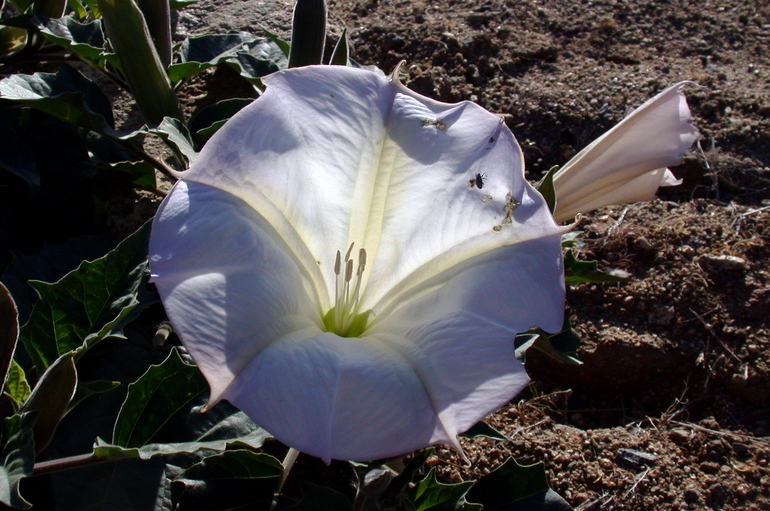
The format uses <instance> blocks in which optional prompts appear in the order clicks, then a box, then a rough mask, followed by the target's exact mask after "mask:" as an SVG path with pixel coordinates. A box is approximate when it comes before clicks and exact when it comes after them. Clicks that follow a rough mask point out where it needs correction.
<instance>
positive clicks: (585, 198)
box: [553, 82, 700, 222]
mask: <svg viewBox="0 0 770 511" xmlns="http://www.w3.org/2000/svg"><path fill="white" fill-rule="evenodd" d="M687 83H688V82H680V83H677V84H676V85H673V86H671V87H669V88H668V89H666V90H664V91H663V92H661V93H660V94H658V95H657V96H655V97H654V98H652V99H650V100H649V101H647V102H646V103H644V104H643V105H642V106H640V107H639V108H637V109H636V110H634V111H633V112H631V114H629V115H628V116H627V117H626V118H625V119H623V120H622V121H621V122H620V123H619V124H618V125H617V126H615V127H614V128H612V129H611V130H610V131H608V132H607V133H605V134H604V135H602V136H601V137H599V138H598V139H597V140H595V141H594V142H592V143H591V144H590V145H589V146H588V147H586V148H585V149H583V150H582V151H580V153H578V154H577V155H576V156H575V157H574V158H572V159H571V160H570V161H569V162H567V164H566V165H564V167H562V168H561V169H560V170H559V171H558V172H556V174H555V175H554V178H553V185H554V190H555V191H556V211H555V212H554V217H555V218H556V220H557V221H558V222H563V221H566V220H569V219H571V218H572V217H574V216H575V214H577V213H582V212H587V211H591V210H594V209H597V208H599V207H603V206H608V205H610V204H623V203H626V202H633V201H639V200H649V199H651V198H652V197H653V196H654V194H655V191H656V190H657V187H658V186H660V185H661V184H663V179H664V178H665V177H667V176H670V172H668V171H667V170H665V168H666V167H668V166H673V165H678V164H679V162H680V161H681V158H682V155H683V154H684V152H685V151H686V150H687V149H688V148H689V147H690V146H691V145H692V144H693V143H694V142H695V141H696V140H698V138H699V137H700V135H699V134H698V131H697V130H696V129H695V128H694V127H693V126H692V115H691V114H690V109H689V108H688V106H687V100H686V99H685V96H684V93H683V92H682V88H683V87H684V86H685V85H687ZM669 183H670V180H669Z"/></svg>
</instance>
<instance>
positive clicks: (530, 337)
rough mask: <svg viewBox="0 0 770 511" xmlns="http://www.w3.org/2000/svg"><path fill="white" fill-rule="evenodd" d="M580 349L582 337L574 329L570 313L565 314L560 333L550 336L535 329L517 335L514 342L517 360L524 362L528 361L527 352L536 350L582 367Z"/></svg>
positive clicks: (560, 360)
mask: <svg viewBox="0 0 770 511" xmlns="http://www.w3.org/2000/svg"><path fill="white" fill-rule="evenodd" d="M579 347H580V336H579V335H578V333H577V332H576V331H575V330H574V329H573V328H572V323H571V322H570V319H569V311H565V312H564V323H563V324H562V329H561V330H560V331H559V332H556V333H555V334H549V333H547V332H545V331H543V330H541V329H539V328H535V329H532V330H530V331H528V332H524V333H523V334H519V335H517V336H516V339H515V340H514V349H515V353H516V358H518V359H519V360H521V361H522V362H525V361H526V351H527V350H528V349H530V348H534V349H536V350H538V351H541V352H542V353H544V354H546V355H548V356H549V357H551V358H553V359H555V360H558V361H559V362H563V363H565V364H574V365H580V364H582V363H583V362H582V361H581V360H580V359H579V358H578V357H577V350H578V348H579Z"/></svg>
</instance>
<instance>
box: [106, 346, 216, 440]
mask: <svg viewBox="0 0 770 511" xmlns="http://www.w3.org/2000/svg"><path fill="white" fill-rule="evenodd" d="M206 388H208V385H207V384H206V381H205V380H204V378H203V376H202V375H201V373H200V371H199V370H198V368H197V367H196V366H193V365H189V364H185V363H184V362H183V361H182V358H181V357H180V356H179V352H178V350H177V349H176V348H174V349H173V350H172V351H171V353H170V354H169V356H168V358H166V360H164V361H163V363H162V364H160V365H155V366H152V367H150V368H149V369H148V370H147V372H146V373H144V374H143V375H142V376H141V377H140V378H139V379H138V380H137V381H136V382H134V383H132V384H131V385H129V386H128V396H126V401H125V402H124V403H123V407H122V408H121V409H120V413H119V414H118V418H117V421H116V422H115V431H114V432H113V436H112V443H113V444H115V445H118V446H121V447H141V446H143V445H145V444H148V443H149V442H150V441H151V440H152V438H153V437H154V436H155V435H156V433H158V431H160V429H161V428H162V427H163V425H164V424H165V423H166V422H167V421H168V420H169V418H171V416H172V415H174V414H175V413H176V412H177V411H179V410H180V409H182V408H183V407H184V406H185V405H187V404H188V403H189V402H190V401H191V400H192V399H193V398H195V397H196V396H198V395H199V394H200V393H201V392H203V391H204V390H206Z"/></svg>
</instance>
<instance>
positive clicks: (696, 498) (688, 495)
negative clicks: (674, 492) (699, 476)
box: [684, 488, 701, 504]
mask: <svg viewBox="0 0 770 511" xmlns="http://www.w3.org/2000/svg"><path fill="white" fill-rule="evenodd" d="M684 500H685V502H687V503H690V504H697V503H699V502H700V500H701V494H700V492H699V491H698V490H697V488H687V489H686V490H685V492H684Z"/></svg>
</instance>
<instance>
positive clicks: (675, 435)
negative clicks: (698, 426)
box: [668, 429, 690, 444]
mask: <svg viewBox="0 0 770 511" xmlns="http://www.w3.org/2000/svg"><path fill="white" fill-rule="evenodd" d="M668 438H669V439H670V440H671V441H672V442H674V443H675V444H686V443H687V442H689V441H690V432H689V431H687V430H686V429H672V430H671V431H669V432H668Z"/></svg>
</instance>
